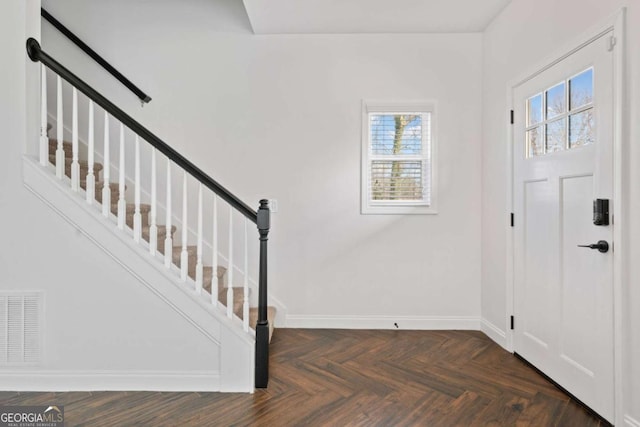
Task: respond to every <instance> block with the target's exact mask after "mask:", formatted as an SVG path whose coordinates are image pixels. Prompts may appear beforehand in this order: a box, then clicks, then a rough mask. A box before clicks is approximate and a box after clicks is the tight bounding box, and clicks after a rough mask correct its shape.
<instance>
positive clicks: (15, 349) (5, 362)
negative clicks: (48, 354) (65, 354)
mask: <svg viewBox="0 0 640 427" xmlns="http://www.w3.org/2000/svg"><path fill="white" fill-rule="evenodd" d="M41 356H42V293H40V292H0V366H20V365H24V366H27V365H37V364H39V363H40V360H41Z"/></svg>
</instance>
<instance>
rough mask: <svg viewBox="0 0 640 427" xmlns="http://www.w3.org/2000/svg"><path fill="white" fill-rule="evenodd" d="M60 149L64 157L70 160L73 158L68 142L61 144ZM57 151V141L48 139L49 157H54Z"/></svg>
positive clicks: (71, 147)
mask: <svg viewBox="0 0 640 427" xmlns="http://www.w3.org/2000/svg"><path fill="white" fill-rule="evenodd" d="M62 149H63V150H64V156H65V157H69V158H71V157H72V156H73V144H72V143H71V142H69V141H63V142H62ZM57 150H58V140H57V139H55V138H49V157H51V156H55V155H56V151H57Z"/></svg>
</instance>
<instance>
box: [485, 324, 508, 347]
mask: <svg viewBox="0 0 640 427" xmlns="http://www.w3.org/2000/svg"><path fill="white" fill-rule="evenodd" d="M480 330H481V331H482V332H484V333H485V334H486V335H487V336H488V337H489V338H491V339H492V340H493V341H495V342H496V344H498V345H499V346H501V347H502V348H504V349H506V348H507V335H506V333H505V331H503V330H502V329H500V328H498V327H497V326H496V325H494V324H493V323H491V322H489V321H488V320H487V319H484V318H483V319H482V321H481V322H480Z"/></svg>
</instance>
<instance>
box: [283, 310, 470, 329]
mask: <svg viewBox="0 0 640 427" xmlns="http://www.w3.org/2000/svg"><path fill="white" fill-rule="evenodd" d="M286 319H287V320H286V326H284V327H285V328H303V329H404V330H410V329H413V330H447V329H452V330H455V329H458V330H479V329H480V319H479V318H478V317H474V316H326V315H295V314H290V315H287V318H286ZM396 324H397V327H396Z"/></svg>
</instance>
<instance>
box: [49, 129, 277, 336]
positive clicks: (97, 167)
mask: <svg viewBox="0 0 640 427" xmlns="http://www.w3.org/2000/svg"><path fill="white" fill-rule="evenodd" d="M52 127H53V126H52V125H51V124H48V126H47V130H50V129H51V128H52ZM57 146H58V142H57V141H56V140H55V139H53V138H49V163H50V164H51V165H53V166H54V167H55V165H56V149H57ZM72 147H73V144H72V143H71V142H69V141H64V142H63V150H64V158H65V169H64V172H65V175H66V176H67V177H68V178H71V164H72V157H73V148H72ZM78 163H79V165H80V177H81V179H80V187H81V188H82V189H83V190H85V191H86V189H87V180H86V177H87V174H88V173H89V163H88V161H87V160H86V159H79V160H78ZM103 168H104V166H103V165H102V164H101V163H98V162H94V164H93V173H94V175H95V177H96V185H95V191H94V194H95V199H96V201H97V202H99V203H102V188H103V187H104V182H103V181H100V180H99V179H98V178H99V176H100V174H101V172H102V170H103ZM83 178H84V179H83ZM109 188H110V190H111V200H113V201H115V203H111V213H112V214H114V215H117V214H118V199H119V196H120V194H119V189H118V184H116V183H110V184H109ZM125 188H126V186H125ZM125 198H126V193H125ZM125 200H126V199H125ZM150 211H151V205H150V204H148V203H140V214H141V217H142V218H141V219H142V239H143V240H144V241H146V242H147V243H148V242H149V236H150V234H151V233H150V231H149V230H150V223H149V212H150ZM134 214H135V203H129V202H127V204H126V221H125V223H126V224H127V226H128V227H129V228H131V229H133V216H134ZM157 228H158V238H157V241H158V252H160V253H161V254H163V255H164V244H163V243H164V241H165V238H166V235H167V228H166V227H165V226H164V225H158V226H157ZM176 229H177V228H176V226H175V225H174V226H172V227H171V237H172V240H173V237H174V236H175V232H176ZM181 254H182V246H174V247H173V253H172V261H173V264H175V266H176V267H178V268H181V267H182V266H181ZM187 254H188V263H187V276H188V277H190V278H191V279H192V280H196V264H197V263H196V261H197V246H195V245H190V246H187ZM217 270H218V271H217V275H216V276H217V279H218V283H227V281H226V273H227V268H226V267H224V266H221V265H219V266H218V268H217ZM202 278H203V280H202V287H203V289H204V290H205V291H207V292H208V293H211V283H212V281H213V267H212V266H210V265H204V266H203V276H202ZM227 291H228V290H227V287H226V286H225V287H220V289H219V290H218V302H219V303H220V304H222V305H226V303H227ZM243 302H244V288H243V287H234V292H233V313H234V314H235V315H236V316H238V317H239V318H240V319H243V307H242V306H243ZM275 316H276V308H275V307H273V306H269V307H267V318H268V320H269V341H271V337H272V336H273V329H274V321H275ZM257 319H258V308H257V307H250V308H249V325H255V324H256V321H257Z"/></svg>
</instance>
